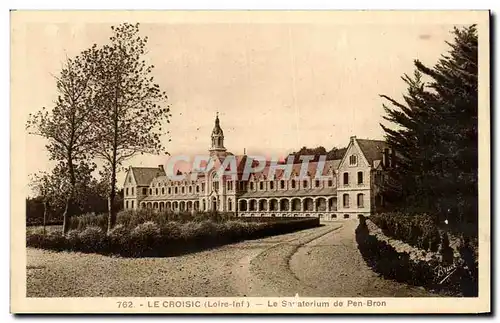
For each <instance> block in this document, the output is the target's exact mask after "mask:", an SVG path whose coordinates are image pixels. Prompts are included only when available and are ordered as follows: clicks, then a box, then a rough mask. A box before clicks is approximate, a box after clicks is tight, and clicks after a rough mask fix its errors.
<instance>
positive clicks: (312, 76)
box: [11, 11, 491, 314]
mask: <svg viewBox="0 0 500 323" xmlns="http://www.w3.org/2000/svg"><path fill="white" fill-rule="evenodd" d="M489 19H490V13H489V12H488V11H310V12H307V11H154V12H148V11H103V12H99V11H12V12H11V99H12V100H11V115H12V119H11V125H12V128H11V129H12V133H11V143H12V145H11V161H12V163H11V165H12V168H11V178H12V181H11V194H12V197H11V202H12V204H11V205H12V209H11V212H12V213H11V223H12V224H11V236H12V244H11V259H12V263H11V312H13V313H323V314H324V313H489V312H490V311H491V304H490V292H491V291H490V289H491V287H490V283H491V277H490V265H491V264H490V132H489V129H490V103H489V98H490V89H489V83H490V76H489V71H490V65H489V37H490V36H489Z"/></svg>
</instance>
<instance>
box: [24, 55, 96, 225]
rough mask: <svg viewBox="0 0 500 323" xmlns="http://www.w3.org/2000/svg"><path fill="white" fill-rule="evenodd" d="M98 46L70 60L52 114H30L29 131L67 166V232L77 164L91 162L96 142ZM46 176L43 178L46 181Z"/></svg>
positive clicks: (67, 62) (65, 219)
mask: <svg viewBox="0 0 500 323" xmlns="http://www.w3.org/2000/svg"><path fill="white" fill-rule="evenodd" d="M96 54H97V51H96V47H95V46H94V47H92V48H90V49H88V50H85V51H84V52H82V54H81V55H79V56H77V57H75V58H74V59H67V61H66V63H65V65H64V67H63V69H62V71H61V73H60V75H59V76H58V77H56V87H57V92H58V93H59V96H58V98H57V100H56V101H55V106H54V108H53V109H51V110H50V111H49V110H47V109H45V107H44V108H42V110H41V111H39V112H37V113H35V114H30V116H29V118H28V122H27V125H26V128H27V130H28V132H29V133H30V134H35V135H39V136H42V137H44V138H46V139H47V141H48V144H47V145H46V148H47V150H48V152H49V154H50V159H51V160H56V161H59V162H61V163H62V164H61V165H64V167H65V169H64V172H65V173H66V175H67V176H66V175H65V176H63V178H67V179H68V190H67V196H66V202H65V209H64V214H63V218H64V220H63V232H65V233H66V232H67V231H68V218H69V217H70V216H71V210H72V206H73V203H74V199H75V186H76V182H77V180H76V175H75V167H76V166H75V165H77V164H78V162H79V161H82V160H87V159H88V158H89V157H90V156H89V155H88V152H89V147H90V145H91V144H93V143H94V142H95V140H96V138H95V131H93V129H92V128H93V126H94V124H95V118H94V112H95V108H94V105H93V104H92V98H93V86H92V85H93V80H94V76H95V73H96V64H95V63H96V62H97V61H98V59H97V56H96ZM43 177H44V175H42V178H43Z"/></svg>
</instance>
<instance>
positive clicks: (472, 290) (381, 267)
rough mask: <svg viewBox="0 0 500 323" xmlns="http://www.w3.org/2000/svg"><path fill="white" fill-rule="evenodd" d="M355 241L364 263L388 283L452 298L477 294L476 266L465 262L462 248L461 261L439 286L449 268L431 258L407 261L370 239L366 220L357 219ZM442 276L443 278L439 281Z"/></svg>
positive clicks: (376, 240) (373, 237) (403, 253)
mask: <svg viewBox="0 0 500 323" xmlns="http://www.w3.org/2000/svg"><path fill="white" fill-rule="evenodd" d="M356 241H357V243H358V248H359V250H360V253H361V255H362V256H363V258H364V259H365V261H366V263H367V264H368V265H369V266H370V267H371V268H372V269H373V270H374V271H375V272H377V273H379V274H381V275H383V276H384V277H386V278H388V279H394V280H396V281H399V282H404V283H407V284H411V285H415V286H423V287H426V288H428V289H433V290H441V291H446V292H448V293H451V294H453V295H462V296H467V297H476V296H477V295H478V294H477V293H478V289H477V288H478V280H477V279H478V271H477V262H473V263H471V262H470V258H467V257H466V256H465V255H466V254H467V251H466V250H469V249H468V248H467V247H466V246H464V248H462V249H461V255H462V258H461V259H460V260H458V261H457V262H456V263H454V264H453V267H455V268H456V270H455V271H454V272H453V273H452V274H451V275H450V276H449V277H448V278H447V279H445V281H444V282H443V283H441V281H442V280H443V279H444V278H446V276H447V275H448V271H447V270H446V269H447V268H451V266H450V265H449V264H446V263H444V262H443V259H440V258H439V257H434V258H433V259H431V260H430V261H425V260H418V259H411V258H410V255H409V254H408V253H406V252H398V251H396V249H395V248H394V247H393V246H391V245H390V244H389V243H387V242H386V241H381V240H379V239H377V237H376V236H374V235H371V234H370V232H369V230H368V227H367V225H366V219H365V218H364V217H362V216H360V223H359V226H358V227H357V228H356ZM443 275H444V277H443Z"/></svg>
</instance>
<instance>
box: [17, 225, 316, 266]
mask: <svg viewBox="0 0 500 323" xmlns="http://www.w3.org/2000/svg"><path fill="white" fill-rule="evenodd" d="M164 220H165V219H164ZM164 220H161V221H158V222H157V221H146V222H143V223H139V224H137V225H135V221H132V222H133V223H134V225H135V226H132V225H131V223H130V222H129V223H126V224H124V223H120V224H117V225H116V226H115V227H114V228H113V230H111V231H110V232H109V234H106V233H105V231H104V230H103V229H102V228H101V227H100V226H99V225H91V224H90V222H85V225H86V227H85V228H83V224H81V225H80V227H81V229H73V230H71V231H69V232H68V233H67V235H66V236H63V235H62V234H61V232H51V233H50V234H47V235H43V233H41V232H40V231H31V232H28V233H27V238H26V239H27V241H26V242H27V246H28V247H34V248H41V249H49V250H56V251H61V250H67V251H80V252H91V253H99V254H104V255H112V254H113V255H120V256H124V257H162V256H173V255H179V254H184V253H187V252H193V251H199V250H203V249H207V248H211V247H216V246H220V245H224V244H228V243H234V242H238V241H242V240H248V239H257V238H262V237H266V236H271V235H278V234H284V233H289V232H294V231H298V230H303V229H308V228H312V227H317V226H319V219H318V218H291V219H289V221H266V222H260V223H257V222H247V221H245V220H243V221H241V220H240V219H238V220H228V221H224V222H222V221H220V222H216V221H212V220H201V221H189V222H179V221H166V220H165V221H164ZM81 223H83V222H81ZM96 223H99V220H96Z"/></svg>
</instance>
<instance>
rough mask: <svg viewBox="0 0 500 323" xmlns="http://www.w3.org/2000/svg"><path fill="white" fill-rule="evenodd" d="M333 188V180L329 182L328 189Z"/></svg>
mask: <svg viewBox="0 0 500 323" xmlns="http://www.w3.org/2000/svg"><path fill="white" fill-rule="evenodd" d="M332 186H333V181H332V180H331V179H329V180H328V187H332Z"/></svg>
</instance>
